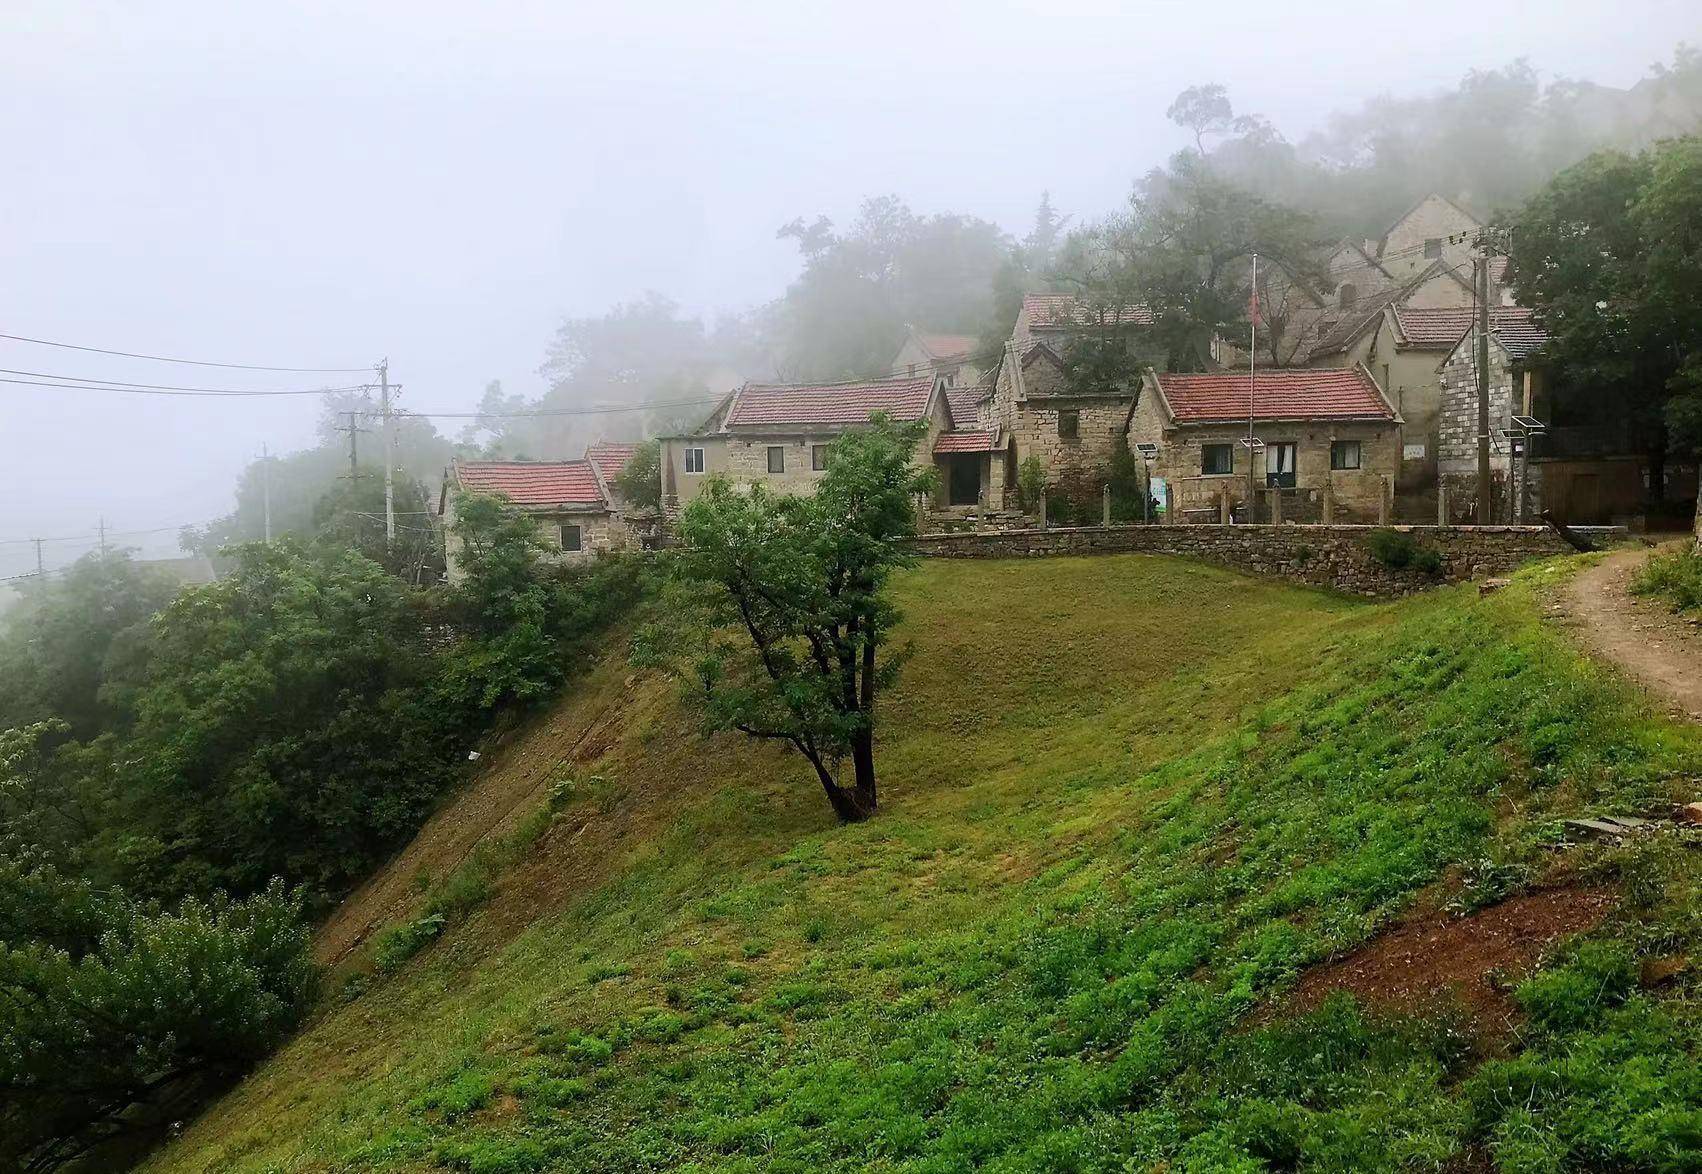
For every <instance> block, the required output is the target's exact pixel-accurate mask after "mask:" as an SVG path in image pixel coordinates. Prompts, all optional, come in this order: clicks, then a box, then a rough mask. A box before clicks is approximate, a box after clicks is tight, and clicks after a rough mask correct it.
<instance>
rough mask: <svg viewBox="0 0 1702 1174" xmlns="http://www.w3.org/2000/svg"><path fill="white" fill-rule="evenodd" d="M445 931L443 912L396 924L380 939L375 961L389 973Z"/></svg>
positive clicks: (374, 957)
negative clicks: (403, 923)
mask: <svg viewBox="0 0 1702 1174" xmlns="http://www.w3.org/2000/svg"><path fill="white" fill-rule="evenodd" d="M442 932H443V914H441V913H428V914H426V915H425V916H424V917H421V918H419V919H418V920H416V921H410V922H408V923H406V924H405V925H398V926H394V927H392V928H390V929H387V930H385V931H384V933H383V935H382V936H380V937H379V939H378V948H377V950H376V951H375V952H374V954H373V963H374V965H376V966H377V967H378V969H380V970H382V971H384V972H385V973H389V972H390V971H392V970H395V969H396V968H398V967H399V966H401V965H402V963H404V962H406V961H407V960H408V959H409V958H412V957H413V956H414V955H415V954H418V953H419V952H420V951H421V950H423V949H425V948H426V946H428V945H430V944H431V943H432V942H435V941H436V940H437V937H438V935H439V934H441V933H442Z"/></svg>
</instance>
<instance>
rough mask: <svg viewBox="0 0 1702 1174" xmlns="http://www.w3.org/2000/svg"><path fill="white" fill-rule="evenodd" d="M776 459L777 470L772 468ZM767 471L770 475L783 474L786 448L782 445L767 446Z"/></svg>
mask: <svg viewBox="0 0 1702 1174" xmlns="http://www.w3.org/2000/svg"><path fill="white" fill-rule="evenodd" d="M776 459H778V462H779V465H780V467H779V468H775V467H774V466H775V463H776ZM768 471H769V472H770V473H784V472H785V471H786V446H785V445H784V444H771V445H769V446H768Z"/></svg>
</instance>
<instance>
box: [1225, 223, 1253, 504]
mask: <svg viewBox="0 0 1702 1174" xmlns="http://www.w3.org/2000/svg"><path fill="white" fill-rule="evenodd" d="M1247 318H1248V321H1249V322H1250V323H1251V324H1252V332H1251V333H1250V334H1249V335H1248V339H1247V521H1248V522H1249V523H1252V522H1257V521H1258V520H1259V482H1258V478H1257V477H1256V476H1255V475H1254V469H1253V463H1254V462H1253V457H1254V455H1255V454H1254V451H1253V407H1254V404H1253V382H1254V379H1255V378H1256V376H1255V374H1254V372H1255V370H1256V368H1257V365H1258V361H1259V254H1257V253H1254V254H1253V294H1252V297H1251V299H1250V301H1249V302H1248V306H1247ZM1230 451H1231V452H1234V451H1235V450H1234V449H1231V450H1230Z"/></svg>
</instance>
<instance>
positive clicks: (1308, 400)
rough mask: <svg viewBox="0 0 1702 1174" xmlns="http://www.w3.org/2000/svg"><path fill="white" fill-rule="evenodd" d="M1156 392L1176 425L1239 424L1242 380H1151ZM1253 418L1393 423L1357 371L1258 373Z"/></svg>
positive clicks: (1243, 412)
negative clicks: (1237, 422)
mask: <svg viewBox="0 0 1702 1174" xmlns="http://www.w3.org/2000/svg"><path fill="white" fill-rule="evenodd" d="M1157 378H1158V386H1159V390H1160V391H1161V392H1162V393H1163V395H1164V401H1165V403H1166V404H1168V405H1169V408H1170V413H1171V415H1172V416H1173V417H1175V419H1176V421H1177V422H1178V423H1182V424H1201V423H1207V422H1212V421H1222V420H1245V419H1246V418H1247V409H1248V403H1249V401H1248V389H1247V375H1246V374H1245V373H1230V372H1214V373H1212V374H1208V375H1172V374H1160V375H1158V376H1157ZM1252 406H1253V410H1254V413H1255V416H1254V418H1255V419H1259V420H1393V419H1394V418H1395V414H1394V412H1393V411H1391V410H1390V408H1389V404H1388V401H1386V400H1385V399H1384V398H1383V396H1382V395H1381V393H1379V392H1378V390H1377V385H1376V384H1375V383H1373V382H1372V381H1371V378H1370V376H1368V375H1367V374H1366V373H1365V372H1364V371H1363V370H1361V369H1360V368H1358V367H1347V368H1330V369H1322V370H1295V369H1292V368H1289V369H1284V370H1276V371H1260V372H1259V375H1258V379H1257V380H1256V381H1255V382H1254V384H1253V397H1252Z"/></svg>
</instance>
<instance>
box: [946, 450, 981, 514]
mask: <svg viewBox="0 0 1702 1174" xmlns="http://www.w3.org/2000/svg"><path fill="white" fill-rule="evenodd" d="M946 504H947V505H980V504H981V454H980V453H954V454H953V455H952V457H951V465H950V466H949V467H948V468H947V470H946Z"/></svg>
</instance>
